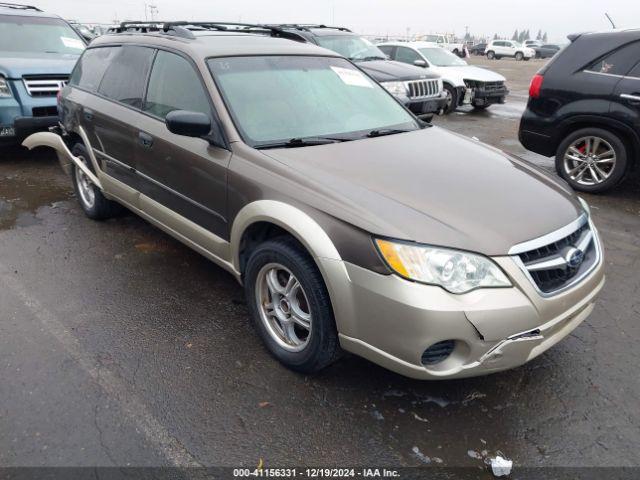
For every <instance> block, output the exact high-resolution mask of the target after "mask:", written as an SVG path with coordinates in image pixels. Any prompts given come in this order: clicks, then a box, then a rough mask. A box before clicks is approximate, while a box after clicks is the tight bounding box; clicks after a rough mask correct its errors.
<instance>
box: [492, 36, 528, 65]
mask: <svg viewBox="0 0 640 480" xmlns="http://www.w3.org/2000/svg"><path fill="white" fill-rule="evenodd" d="M486 52H487V58H488V59H489V60H493V59H494V58H495V59H496V60H499V59H501V58H502V57H512V58H515V59H516V60H518V61H519V60H527V61H529V60H531V59H532V58H533V57H535V56H536V51H535V50H534V49H533V48H529V47H525V46H523V45H522V44H520V43H518V42H514V41H513V40H494V41H493V42H491V43H490V44H489V45H487V49H486Z"/></svg>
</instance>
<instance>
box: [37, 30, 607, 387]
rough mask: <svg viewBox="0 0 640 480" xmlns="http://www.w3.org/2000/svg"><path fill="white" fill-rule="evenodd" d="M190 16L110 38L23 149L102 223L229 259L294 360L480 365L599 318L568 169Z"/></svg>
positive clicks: (264, 324)
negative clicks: (44, 155)
mask: <svg viewBox="0 0 640 480" xmlns="http://www.w3.org/2000/svg"><path fill="white" fill-rule="evenodd" d="M194 26H195V27H200V28H203V29H205V30H201V31H190V30H189V29H188V27H187V26H186V24H185V23H175V24H173V23H166V24H162V25H159V30H158V31H157V32H150V33H147V34H137V33H126V34H115V35H104V36H102V37H99V38H97V39H96V40H94V41H93V42H92V44H91V45H90V46H89V48H88V49H87V50H86V52H85V54H84V55H83V56H82V58H81V59H80V61H79V62H78V65H77V67H76V68H75V70H74V72H73V75H72V77H71V81H70V83H69V85H68V86H67V87H65V89H64V90H63V92H62V94H61V97H60V105H61V109H62V112H63V117H62V125H63V129H62V130H61V134H62V135H63V136H62V137H60V136H58V135H56V134H54V133H51V132H40V133H36V134H34V135H33V136H31V137H29V138H28V139H26V140H25V145H26V146H27V147H29V148H33V147H36V146H50V147H53V148H55V149H56V150H57V151H58V153H59V156H60V158H61V161H62V163H63V165H64V166H65V168H66V169H67V170H69V171H70V173H71V176H72V180H73V184H74V187H75V190H76V193H77V195H76V196H77V199H78V201H79V203H80V207H81V208H82V209H83V210H84V212H85V213H86V214H87V216H89V217H90V218H94V219H104V218H108V217H110V216H111V215H113V213H114V210H115V207H116V206H117V205H118V204H122V205H125V206H126V207H127V208H129V209H130V210H132V211H133V212H136V213H138V214H140V215H141V216H142V217H144V218H145V219H147V220H149V221H150V222H152V223H154V224H155V225H157V226H158V227H160V228H161V229H163V230H165V231H166V232H167V233H169V234H170V235H173V236H174V237H176V238H177V239H178V240H180V241H182V242H184V243H185V244H186V245H188V246H190V247H191V248H194V249H195V250H196V251H198V252H200V253H202V254H203V255H205V256H206V257H207V258H210V259H211V260H213V261H214V262H216V263H217V264H219V265H220V266H222V267H223V268H225V269H227V270H228V271H229V272H231V274H232V275H233V276H234V277H235V278H236V279H237V280H238V281H239V282H240V283H241V284H243V285H244V289H245V291H246V299H247V308H248V310H249V313H250V315H251V318H252V319H253V322H254V324H255V327H256V329H257V332H258V333H259V335H260V336H261V337H262V339H263V341H264V343H265V345H266V348H267V349H268V350H269V351H270V352H271V353H272V354H273V355H274V356H275V358H277V359H278V360H279V361H281V362H282V363H283V364H284V365H287V366H288V367H290V368H292V369H295V370H297V371H302V372H315V371H318V370H319V369H321V368H323V367H325V366H327V365H329V364H330V363H331V362H332V361H334V360H335V359H336V358H337V357H338V356H339V354H340V351H341V349H342V350H347V351H350V352H353V353H355V354H357V355H361V356H363V357H365V358H368V359H370V360H372V361H374V362H377V363H379V364H380V365H383V366H385V367H387V368H389V369H391V370H394V371H396V372H399V373H402V374H404V375H408V376H411V377H415V378H421V379H441V378H452V377H468V376H474V375H482V374H487V373H491V372H496V371H499V370H504V369H507V368H511V367H514V366H517V365H520V364H523V363H525V362H526V361H528V360H531V359H532V358H534V357H536V356H537V355H540V354H541V353H542V352H544V351H545V350H546V349H548V348H550V347H551V346H552V345H554V344H555V343H557V342H559V341H560V340H561V339H562V338H563V337H565V336H566V335H568V334H569V333H570V332H571V331H572V330H573V329H574V328H576V327H577V326H578V325H579V324H580V323H581V322H582V321H583V320H584V319H585V318H586V317H587V316H588V315H589V314H590V313H591V311H592V310H593V306H594V298H595V296H596V294H597V293H598V291H599V290H600V289H601V288H602V285H603V283H604V273H603V257H602V246H601V243H600V239H599V236H598V233H597V230H596V228H595V227H594V225H593V222H592V221H591V219H590V217H589V211H588V207H587V206H586V204H585V203H584V202H581V201H580V200H579V199H578V198H577V197H576V196H575V194H574V193H573V192H572V191H571V190H570V189H568V187H567V186H566V185H565V184H564V183H563V182H560V181H559V180H557V179H554V178H553V177H551V176H550V175H547V174H544V173H542V172H541V171H540V170H538V169H535V168H534V167H531V166H529V165H528V164H527V163H526V162H523V161H521V160H518V159H516V158H514V157H511V156H509V155H507V154H505V153H503V152H500V151H498V150H496V149H494V148H490V147H487V146H484V145H482V144H481V143H479V142H477V141H474V140H471V139H465V138H463V137H461V136H460V135H457V134H454V133H451V132H448V131H447V130H444V129H440V128H437V127H433V126H431V125H428V124H424V123H421V122H418V121H417V120H416V118H415V117H414V116H413V115H411V114H410V113H409V112H407V110H406V109H405V108H403V107H402V106H401V105H400V104H399V103H398V102H397V101H396V100H394V99H393V97H392V96H391V95H389V93H388V92H387V91H386V90H385V89H383V88H382V87H381V86H380V85H379V84H378V83H377V82H375V81H373V80H371V79H370V78H369V77H368V76H367V75H366V74H364V73H363V72H362V71H361V70H359V69H358V68H357V67H356V66H354V65H353V64H352V63H350V62H349V61H348V60H346V59H345V58H343V57H342V56H339V55H338V54H336V53H333V52H330V51H329V50H326V49H323V48H318V47H317V46H314V45H311V44H309V43H301V42H295V41H292V40H289V39H288V38H291V37H288V35H289V34H288V33H287V32H284V31H283V30H280V29H277V28H268V29H267V28H265V27H262V26H260V27H258V26H256V27H247V26H242V27H241V30H236V31H234V30H233V26H232V25H229V24H226V25H219V24H216V23H215V22H207V23H201V24H198V25H194ZM222 28H224V29H225V30H223V29H222ZM505 186H508V187H509V188H505ZM116 202H117V203H116ZM532 205H535V208H531V206H532ZM104 228H105V231H106V230H108V229H109V225H108V224H107V225H105V227H104ZM211 294H212V295H215V293H214V292H211Z"/></svg>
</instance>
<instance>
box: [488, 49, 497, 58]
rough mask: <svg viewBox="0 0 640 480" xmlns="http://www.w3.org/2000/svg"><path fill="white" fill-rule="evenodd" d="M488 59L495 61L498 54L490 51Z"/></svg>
mask: <svg viewBox="0 0 640 480" xmlns="http://www.w3.org/2000/svg"><path fill="white" fill-rule="evenodd" d="M487 58H488V59H489V60H493V59H494V58H496V52H494V51H493V50H489V51H488V52H487Z"/></svg>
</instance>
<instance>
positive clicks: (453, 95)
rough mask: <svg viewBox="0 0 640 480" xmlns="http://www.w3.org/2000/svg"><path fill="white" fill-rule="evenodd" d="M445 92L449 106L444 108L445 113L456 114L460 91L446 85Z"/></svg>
mask: <svg viewBox="0 0 640 480" xmlns="http://www.w3.org/2000/svg"><path fill="white" fill-rule="evenodd" d="M444 90H445V91H446V92H447V104H446V105H445V106H444V113H445V115H446V114H449V113H451V112H455V111H456V109H457V108H458V89H456V88H454V87H452V86H451V85H449V84H448V83H445V84H444Z"/></svg>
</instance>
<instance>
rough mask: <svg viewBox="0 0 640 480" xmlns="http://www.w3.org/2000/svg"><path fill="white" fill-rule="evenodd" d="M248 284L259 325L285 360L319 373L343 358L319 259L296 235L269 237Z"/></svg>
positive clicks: (250, 266)
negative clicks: (298, 241) (317, 260)
mask: <svg viewBox="0 0 640 480" xmlns="http://www.w3.org/2000/svg"><path fill="white" fill-rule="evenodd" d="M244 283H245V293H246V297H247V305H248V307H249V311H250V313H251V317H252V319H253V322H254V325H255V327H256V329H257V331H258V333H259V334H260V337H262V340H263V342H264V343H265V345H266V347H267V349H268V350H269V352H270V353H271V354H272V355H273V356H274V357H275V358H276V359H278V360H279V361H280V362H281V363H283V364H284V365H285V366H287V367H288V368H290V369H292V370H296V371H299V372H303V373H314V372H317V371H319V370H321V369H323V368H325V367H326V366H328V365H329V364H331V363H332V362H334V361H335V360H336V359H337V358H338V356H339V354H340V348H339V345H338V332H337V330H336V325H335V320H334V316H333V310H332V308H331V300H330V298H329V292H328V291H327V288H326V286H325V284H324V280H323V278H322V275H321V274H320V271H319V270H318V267H317V266H316V264H315V262H314V261H313V259H312V258H311V257H310V256H309V255H308V254H307V252H305V251H304V250H303V249H302V247H301V246H300V245H299V244H298V243H297V242H296V241H295V240H294V239H293V238H289V237H282V238H279V239H274V240H269V241H267V242H265V243H264V244H262V245H260V246H259V247H258V248H256V250H255V251H254V252H253V253H252V254H251V256H250V258H249V261H248V262H247V268H246V272H245V276H244Z"/></svg>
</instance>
